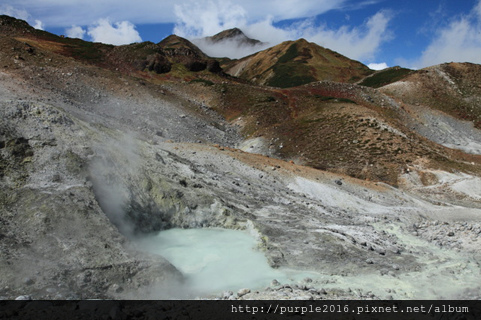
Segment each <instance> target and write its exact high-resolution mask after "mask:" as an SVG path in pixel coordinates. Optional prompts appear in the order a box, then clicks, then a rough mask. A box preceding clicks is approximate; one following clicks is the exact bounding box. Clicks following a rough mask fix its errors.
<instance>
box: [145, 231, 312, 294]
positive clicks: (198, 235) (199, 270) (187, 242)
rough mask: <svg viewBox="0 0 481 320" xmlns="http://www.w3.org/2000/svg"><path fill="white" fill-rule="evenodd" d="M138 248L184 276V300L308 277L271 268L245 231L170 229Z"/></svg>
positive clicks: (255, 243) (303, 274)
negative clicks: (186, 292) (167, 262)
mask: <svg viewBox="0 0 481 320" xmlns="http://www.w3.org/2000/svg"><path fill="white" fill-rule="evenodd" d="M138 244H139V245H140V246H141V248H142V249H143V250H145V251H147V252H150V253H154V254H159V255H161V256H163V257H165V258H166V259H167V260H169V261H170V262H171V263H172V264H173V265H174V266H175V267H176V268H177V269H178V270H180V271H181V272H182V273H183V274H184V276H185V278H186V284H185V285H186V289H185V290H186V291H188V293H189V294H187V296H195V295H206V294H220V293H222V291H225V290H232V291H234V292H236V291H237V290H239V289H241V288H250V289H256V288H264V287H266V286H269V285H270V283H271V281H272V280H273V279H277V280H278V281H280V282H286V281H292V280H301V279H303V277H306V276H308V275H306V274H305V273H299V272H295V273H293V272H289V271H288V270H280V269H279V270H278V269H273V268H271V267H270V266H269V264H268V262H267V258H266V257H265V256H264V254H263V253H262V252H261V251H259V250H258V249H257V245H258V243H257V241H256V239H255V238H254V237H253V236H252V235H250V234H249V233H247V232H245V231H239V230H227V229H170V230H166V231H162V232H160V233H159V234H158V235H155V236H150V237H146V238H143V239H141V240H139V241H138Z"/></svg>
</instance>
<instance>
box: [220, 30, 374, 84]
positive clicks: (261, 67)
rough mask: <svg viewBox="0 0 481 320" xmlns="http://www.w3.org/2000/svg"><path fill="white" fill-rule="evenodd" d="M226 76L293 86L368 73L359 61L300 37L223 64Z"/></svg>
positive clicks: (351, 78) (345, 79) (346, 79)
mask: <svg viewBox="0 0 481 320" xmlns="http://www.w3.org/2000/svg"><path fill="white" fill-rule="evenodd" d="M223 68H224V69H225V70H226V72H227V73H228V74H230V75H233V76H236V77H239V78H242V79H246V80H249V81H252V82H253V83H256V84H259V85H268V86H273V87H281V88H287V87H295V86H299V85H303V84H306V83H309V82H314V81H320V80H328V81H336V82H349V83H352V82H356V81H359V80H360V79H362V78H364V77H365V76H367V75H369V74H371V73H372V70H370V69H369V68H368V67H366V66H365V65H363V64H362V63H360V62H357V61H354V60H350V59H348V58H346V57H344V56H342V55H340V54H339V53H337V52H334V51H331V50H329V49H326V48H323V47H321V46H318V45H317V44H314V43H309V42H307V41H306V40H304V39H300V40H297V41H286V42H283V43H281V44H279V45H277V46H274V47H272V48H269V49H266V50H264V51H261V52H258V53H256V54H253V55H251V56H248V57H245V58H243V59H240V60H236V61H233V62H228V63H224V64H223Z"/></svg>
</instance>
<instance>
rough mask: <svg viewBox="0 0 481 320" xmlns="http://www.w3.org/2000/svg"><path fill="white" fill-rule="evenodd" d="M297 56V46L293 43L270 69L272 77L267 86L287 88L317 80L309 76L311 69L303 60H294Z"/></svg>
mask: <svg viewBox="0 0 481 320" xmlns="http://www.w3.org/2000/svg"><path fill="white" fill-rule="evenodd" d="M298 56H299V53H298V50H297V45H296V44H295V43H294V44H293V45H291V46H290V47H289V49H287V51H286V53H285V54H284V55H282V56H281V57H280V58H279V60H278V61H277V63H276V64H275V65H274V66H272V67H271V68H270V69H272V70H273V71H274V76H273V77H272V78H271V79H269V81H268V82H267V85H268V86H272V87H280V88H288V87H296V86H300V85H303V84H306V83H309V82H313V81H316V80H317V79H316V78H314V77H313V76H312V75H311V69H310V67H309V66H308V65H306V61H305V60H296V61H295V60H294V58H296V57H298Z"/></svg>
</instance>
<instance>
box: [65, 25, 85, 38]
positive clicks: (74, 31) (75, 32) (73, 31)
mask: <svg viewBox="0 0 481 320" xmlns="http://www.w3.org/2000/svg"><path fill="white" fill-rule="evenodd" d="M85 33H87V31H85V30H84V29H83V28H82V27H79V26H72V27H70V28H68V29H65V34H66V35H67V37H69V38H79V39H83V38H84V36H85Z"/></svg>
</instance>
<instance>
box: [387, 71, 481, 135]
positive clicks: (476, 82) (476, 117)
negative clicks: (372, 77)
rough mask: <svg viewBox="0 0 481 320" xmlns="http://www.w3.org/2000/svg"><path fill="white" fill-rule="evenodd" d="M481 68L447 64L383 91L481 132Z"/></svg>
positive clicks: (413, 74) (407, 78)
mask: <svg viewBox="0 0 481 320" xmlns="http://www.w3.org/2000/svg"><path fill="white" fill-rule="evenodd" d="M480 84H481V65H478V64H472V63H446V64H442V65H436V66H432V67H428V68H425V69H422V70H419V71H417V72H415V73H412V74H411V75H409V76H408V77H406V78H404V79H402V81H400V82H396V83H393V84H391V85H388V86H385V87H384V88H382V89H381V90H382V91H383V92H385V93H387V94H389V95H391V96H393V97H395V98H396V99H400V100H401V101H403V102H404V103H405V104H408V105H414V106H416V105H424V106H428V107H430V108H433V109H437V110H440V111H442V112H445V113H447V114H449V115H451V116H453V117H455V118H458V119H461V120H467V121H471V122H472V123H473V124H474V125H475V126H476V127H477V128H481V85H480Z"/></svg>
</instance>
